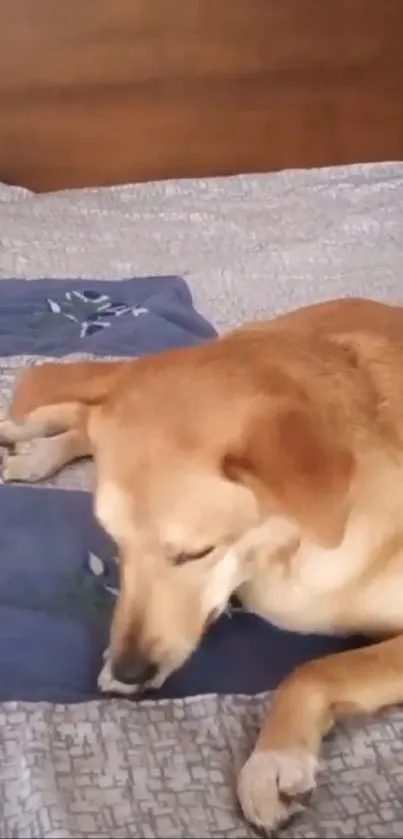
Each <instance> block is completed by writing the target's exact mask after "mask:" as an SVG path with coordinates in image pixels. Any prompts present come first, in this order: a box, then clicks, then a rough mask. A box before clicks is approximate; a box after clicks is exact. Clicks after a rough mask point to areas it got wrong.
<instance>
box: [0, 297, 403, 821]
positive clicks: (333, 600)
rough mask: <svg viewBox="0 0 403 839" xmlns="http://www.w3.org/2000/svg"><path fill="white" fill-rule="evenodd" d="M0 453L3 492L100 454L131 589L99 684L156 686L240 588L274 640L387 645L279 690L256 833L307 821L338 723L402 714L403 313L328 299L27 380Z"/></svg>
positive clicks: (29, 372) (329, 663) (335, 661)
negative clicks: (312, 635) (380, 712)
mask: <svg viewBox="0 0 403 839" xmlns="http://www.w3.org/2000/svg"><path fill="white" fill-rule="evenodd" d="M26 441H31V446H30V449H29V450H28V452H24V451H21V450H20V444H21V443H24V442H26ZM0 444H1V445H3V446H5V447H9V449H10V451H9V454H8V457H6V459H5V463H4V475H3V477H4V480H24V481H37V480H42V479H44V478H46V477H48V476H49V475H51V474H53V473H54V472H56V471H57V470H59V469H61V468H62V467H63V466H64V465H65V464H67V463H69V462H70V461H72V460H74V459H77V458H80V457H87V456H91V457H92V458H93V459H94V481H95V486H94V509H95V514H96V516H97V518H98V520H99V522H100V524H101V525H102V526H103V527H104V529H105V530H106V531H107V532H108V534H109V535H110V536H111V537H112V538H113V539H114V540H115V542H116V544H117V546H118V549H119V561H120V580H121V585H120V593H119V596H118V598H117V603H116V608H115V612H114V617H113V622H112V627H111V634H110V647H109V653H108V660H107V662H106V665H105V667H106V670H105V668H104V671H103V676H102V675H101V677H100V684H101V687H102V686H106V685H107V683H108V680H109V682H110V679H115V680H117V682H119V683H122V684H123V685H126V686H127V688H128V691H131V690H134V689H135V688H136V686H140V685H144V684H147V685H148V686H158V685H160V684H161V683H162V682H163V681H164V680H165V679H166V677H167V676H168V675H169V674H170V673H171V672H173V671H174V670H176V669H177V668H179V667H180V666H181V665H182V664H183V663H184V662H185V661H186V660H187V659H188V658H189V656H190V655H191V654H192V652H193V651H194V650H195V648H196V647H197V645H198V643H199V641H200V639H201V637H202V635H203V633H204V632H205V631H206V629H207V628H208V626H209V625H210V623H211V622H212V621H214V620H215V619H216V618H217V616H218V615H219V614H220V613H221V612H222V611H223V610H224V609H225V608H226V606H227V604H228V601H229V598H230V597H231V596H232V595H233V594H234V593H236V595H237V597H238V599H239V600H240V601H241V602H242V603H243V604H244V606H245V608H247V609H248V610H251V611H253V612H256V613H257V614H259V615H260V616H262V617H264V618H266V619H268V620H269V621H271V622H272V623H274V624H276V625H278V626H280V627H285V628H287V629H290V630H294V631H299V632H320V633H322V632H325V633H331V632H334V633H363V634H366V635H368V636H373V639H374V641H375V640H376V643H373V644H372V645H369V646H368V647H364V648H361V649H357V650H352V651H348V652H343V653H340V654H337V655H330V656H327V657H324V658H321V659H318V660H314V661H311V662H308V663H305V664H303V665H302V666H299V667H298V668H297V669H296V670H295V671H294V672H292V673H291V674H290V675H289V676H288V677H287V678H286V679H285V680H284V681H283V682H282V683H281V684H280V686H279V687H278V689H277V691H276V692H275V693H274V698H273V700H272V702H271V705H270V709H269V712H268V716H267V720H266V722H265V724H264V725H263V727H262V730H261V732H260V735H259V737H258V740H257V743H256V746H255V748H254V750H253V752H252V754H251V755H250V756H249V758H248V760H247V762H246V764H245V765H244V766H243V768H242V769H241V772H240V775H239V779H238V786H237V790H238V796H239V801H240V804H241V807H242V810H243V813H244V815H245V818H246V819H247V820H248V821H249V822H251V823H252V824H253V825H255V826H257V827H258V828H261V829H264V830H265V831H266V832H268V833H270V832H272V831H275V830H276V829H277V828H278V827H279V826H280V825H282V824H283V823H284V822H285V821H286V820H287V819H288V818H289V816H290V815H291V814H292V813H294V812H295V811H296V810H297V809H298V808H299V807H300V804H299V797H300V795H301V794H303V793H307V792H308V791H310V790H311V789H312V788H313V787H314V785H315V775H316V772H317V766H318V756H319V752H320V746H321V742H322V738H323V736H324V735H325V734H326V733H327V731H328V730H329V729H330V728H331V726H332V725H333V723H334V721H335V720H336V719H337V718H338V717H340V716H341V715H344V714H352V713H362V712H375V711H376V710H377V709H379V708H381V707H384V706H387V705H391V704H394V703H397V702H399V701H402V700H403V307H400V306H391V305H387V304H385V303H381V302H377V301H374V300H365V299H358V298H357V299H355V298H349V299H340V300H331V301H325V302H320V303H317V304H314V305H310V306H306V307H304V308H301V309H298V310H295V311H292V312H288V313H287V312H286V313H282V314H280V315H278V316H277V317H273V318H272V319H270V320H268V321H265V322H261V323H257V324H251V325H245V326H242V327H239V328H238V329H234V330H231V331H230V332H228V333H226V334H224V335H222V336H220V337H218V338H216V339H212V340H211V341H208V342H205V343H202V344H200V345H198V346H193V347H191V348H185V349H175V350H169V351H166V352H164V353H160V354H158V355H153V356H148V357H145V358H140V359H137V360H124V361H120V362H78V363H72V364H68V363H66V364H65V363H61V364H58V363H46V364H43V365H40V366H35V367H31V368H29V369H26V370H25V371H23V373H22V375H21V376H20V378H19V380H18V382H17V385H16V388H15V392H14V396H13V399H12V404H11V406H10V410H9V413H8V415H7V416H6V417H5V418H4V419H3V420H2V422H1V423H0ZM106 673H107V676H106V675H105V674H106Z"/></svg>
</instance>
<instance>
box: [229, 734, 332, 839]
mask: <svg viewBox="0 0 403 839" xmlns="http://www.w3.org/2000/svg"><path fill="white" fill-rule="evenodd" d="M316 769H317V760H316V757H315V756H314V755H312V754H310V753H309V752H306V751H303V750H297V749H284V750H280V749H279V750H268V751H255V752H253V754H252V755H251V757H250V758H249V760H248V761H247V762H246V763H245V766H244V767H243V769H242V770H241V773H240V776H239V780H238V798H239V802H240V805H241V808H242V811H243V814H244V816H245V819H246V820H247V821H248V822H250V824H252V825H254V826H255V827H257V828H258V829H259V830H263V831H264V832H265V833H266V834H267V835H270V834H271V833H272V831H273V830H276V828H278V827H279V826H280V825H282V824H284V823H285V822H286V821H288V819H289V818H290V817H291V816H293V815H294V813H297V812H299V811H301V810H303V809H304V807H303V804H302V803H301V801H299V800H298V797H299V796H302V795H305V794H306V793H308V792H310V791H311V790H312V789H313V788H314V787H315V775H316Z"/></svg>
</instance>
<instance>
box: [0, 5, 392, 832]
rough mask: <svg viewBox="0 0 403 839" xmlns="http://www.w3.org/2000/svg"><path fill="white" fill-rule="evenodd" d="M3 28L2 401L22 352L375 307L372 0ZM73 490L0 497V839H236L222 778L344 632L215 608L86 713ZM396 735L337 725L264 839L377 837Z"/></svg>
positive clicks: (72, 472) (88, 566)
mask: <svg viewBox="0 0 403 839" xmlns="http://www.w3.org/2000/svg"><path fill="white" fill-rule="evenodd" d="M301 9H303V13H302V11H301ZM2 12H3V18H2V19H3V21H4V26H3V28H2V31H1V32H0V45H1V47H2V48H1V50H0V66H1V67H2V68H3V72H2V73H1V74H0V181H1V184H0V278H1V282H0V405H1V406H4V407H6V405H7V401H8V399H9V395H10V392H11V389H12V386H13V382H14V380H15V376H16V374H17V372H18V370H19V369H20V368H21V366H23V365H26V364H36V363H41V362H42V361H43V360H44V359H48V358H58V359H60V360H62V361H63V360H65V359H71V358H73V359H74V358H80V357H90V358H91V357H100V356H102V357H108V358H114V357H121V356H127V355H139V354H142V353H149V352H159V351H160V350H163V349H164V348H165V347H166V346H178V345H184V344H189V343H192V342H195V341H203V340H208V339H209V338H211V337H212V336H213V335H214V334H215V332H216V331H217V332H220V331H221V330H223V329H226V328H228V327H230V326H233V325H235V324H238V323H240V322H242V321H244V320H246V319H252V318H260V317H265V316H267V315H270V314H272V313H274V312H277V311H281V310H284V309H286V308H288V307H292V306H296V305H299V304H301V303H306V302H308V301H312V300H318V299H324V298H327V297H334V296H337V295H350V294H362V295H366V296H373V297H378V298H379V299H386V300H401V297H402V285H401V284H402V280H401V277H402V275H403V244H402V243H403V210H402V207H403V163H402V162H401V161H402V160H403V104H402V102H401V96H400V90H401V82H402V81H403V79H402V75H403V70H402V68H401V61H400V58H399V56H400V31H401V28H400V30H399V24H400V27H401V24H402V23H403V11H401V6H400V5H399V4H398V3H395V2H394V0H390V2H389V3H388V5H387V6H384V7H383V8H382V10H381V9H380V6H379V4H378V3H376V2H372V0H368V2H367V3H363V2H359V0H356V3H354V4H351V3H346V2H340V3H339V4H338V9H337V14H336V12H335V10H333V11H331V9H330V8H329V7H327V10H326V11H324V6H323V4H319V3H317V2H316V3H315V2H312V1H311V0H300V2H293V1H292V0H286V2H284V3H283V4H282V5H281V8H280V6H279V7H278V8H276V7H275V6H274V4H272V3H271V2H270V3H268V2H263V1H259V0H231V2H229V1H228V2H225V0H216V2H215V3H214V4H213V3H209V2H208V0H204V2H203V3H201V2H196V0H187V2H186V3H185V2H184V0H183V2H180V0H171V3H170V6H169V12H168V11H167V4H164V3H162V2H160V3H158V2H157V0H148V2H147V3H146V2H141V0H132V2H130V3H129V2H124V0H114V3H112V2H107V1H106V0H97V2H96V3H93V2H92V0H87V3H86V4H84V5H82V4H78V3H76V1H75V0H71V2H70V3H69V4H68V5H67V4H66V7H65V8H62V7H61V6H60V5H58V6H57V7H56V5H55V4H52V3H50V2H47V1H46V0H35V2H28V0H14V2H13V4H11V3H9V2H8V0H3V2H2ZM364 20H365V26H364V24H363V21H364ZM178 43H181V44H182V45H186V49H185V48H184V49H183V52H180V51H179V50H178V49H176V48H175V47H174V44H178ZM158 56H159V58H158V60H157V57H158ZM162 129H163V131H162ZM91 487H92V468H91V464H88V463H84V464H77V465H74V466H72V467H71V468H68V469H66V470H64V472H63V473H61V474H60V475H58V476H56V477H55V478H54V479H52V480H51V481H49V482H47V483H46V484H45V485H40V486H39V485H38V486H35V487H31V486H27V485H18V486H17V485H7V486H5V485H1V484H0V496H1V503H0V545H1V549H2V551H1V555H2V563H1V568H0V627H1V629H0V673H1V678H0V716H1V734H0V752H1V761H0V789H1V796H0V834H1V835H5V836H6V835H7V836H14V837H18V839H25V837H27V839H28V837H43V839H45V837H46V839H51V838H52V839H53V838H54V837H68V838H69V839H70V837H71V839H73V837H74V839H75V838H76V837H94V839H95V837H109V836H112V837H115V839H119V837H134V836H147V837H150V839H151V838H152V837H161V836H164V837H195V839H196V837H198V836H202V835H203V836H206V837H214V839H216V838H217V839H218V837H237V836H239V837H246V836H248V837H249V836H250V837H252V836H254V832H253V830H252V829H251V828H249V827H248V826H246V825H245V824H244V822H243V821H242V819H241V817H240V815H239V812H238V810H237V805H236V801H235V795H234V788H235V787H234V781H235V777H236V773H237V771H238V769H239V767H240V765H241V763H242V762H243V760H244V759H245V757H246V756H247V754H248V752H249V751H250V749H251V747H252V744H253V741H254V737H255V736H256V731H257V729H258V726H259V723H260V721H261V719H262V718H263V715H264V713H265V709H266V707H267V703H268V702H270V695H271V691H272V690H273V688H275V686H276V685H277V684H278V681H279V680H280V679H281V678H282V676H283V675H284V674H285V673H287V672H289V670H290V668H291V667H293V666H295V664H297V663H298V662H300V661H304V660H306V659H308V658H311V657H313V656H315V655H318V654H321V653H323V652H327V651H328V652H331V651H333V650H336V649H343V648H345V647H346V646H351V645H357V644H361V643H365V641H364V639H361V638H323V637H320V636H315V637H312V636H296V635H295V634H293V633H285V632H280V631H278V630H276V629H274V628H273V627H270V626H269V625H267V624H264V623H263V622H261V621H259V620H258V619H256V618H253V617H252V616H251V615H247V614H245V613H243V612H242V611H241V610H239V609H238V608H237V606H236V605H234V606H233V608H232V609H231V611H230V613H229V615H227V616H224V617H223V618H222V619H221V621H220V622H219V623H218V624H217V626H215V627H214V628H213V629H212V631H211V632H210V633H209V635H208V636H207V638H206V639H205V641H204V643H203V644H202V647H201V649H200V650H199V651H198V652H197V654H196V656H195V657H194V659H192V661H191V662H189V665H188V666H187V667H186V668H184V670H183V672H180V673H178V674H177V675H176V677H175V678H173V679H172V680H170V681H169V683H168V684H167V685H166V686H165V688H164V690H163V691H162V692H161V694H159V695H158V697H157V698H152V697H147V698H146V699H145V700H144V701H142V702H135V701H131V700H130V701H129V700H127V699H123V698H121V697H113V698H107V699H106V698H104V697H102V696H100V695H99V693H98V691H97V685H96V678H97V673H98V671H99V669H100V667H101V664H102V653H103V649H104V647H105V645H106V643H107V635H108V627H109V622H110V616H111V612H112V609H113V604H114V599H115V597H116V587H117V576H116V565H115V560H114V546H113V545H112V544H111V543H109V541H108V540H107V539H106V537H105V534H103V533H102V532H101V531H100V529H99V528H98V527H97V526H96V524H95V521H94V519H93V515H92V509H91ZM402 726H403V714H402V712H401V710H399V709H397V710H393V711H390V712H387V713H386V714H384V715H383V716H382V717H377V719H376V720H373V719H370V720H368V721H365V723H361V722H360V724H359V725H357V724H356V723H355V724H352V723H345V724H343V726H341V725H340V726H339V727H338V728H337V729H336V731H335V732H334V733H333V734H332V736H331V737H330V738H329V739H328V741H327V743H326V747H325V753H324V757H325V759H326V761H325V763H324V766H323V770H322V771H321V773H320V777H319V785H318V789H317V791H316V793H315V797H314V799H313V801H312V803H311V807H310V809H309V810H308V811H307V812H306V813H304V814H302V815H301V816H300V817H299V818H298V819H297V820H295V821H294V822H293V823H292V824H290V825H289V826H287V827H286V828H285V829H284V830H283V831H282V833H281V836H284V837H287V839H294V837H299V838H300V839H302V837H304V839H305V837H306V839H308V837H328V839H331V837H334V836H351V837H352V836H357V837H358V836H359V837H385V838H386V837H389V836H401V835H402V833H403V808H402V795H401V787H402V783H401V781H402V778H403V757H402V755H403V748H402Z"/></svg>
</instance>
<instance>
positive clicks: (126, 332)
mask: <svg viewBox="0 0 403 839" xmlns="http://www.w3.org/2000/svg"><path fill="white" fill-rule="evenodd" d="M76 293H77V294H78V298H77V300H76V299H75V298H74V299H73V298H72V297H71V296H70V297H68V296H67V297H66V295H73V297H74V294H76ZM80 295H81V296H80ZM49 301H50V302H49ZM93 303H94V305H93ZM94 306H95V310H94ZM214 334H215V333H214V329H213V328H212V327H211V326H210V325H209V324H208V323H206V321H205V320H204V319H203V318H202V317H201V316H200V315H198V314H197V313H196V312H195V311H194V309H193V307H192V300H191V296H190V293H189V290H188V288H187V286H186V284H185V283H184V281H183V280H181V279H180V278H177V277H175V278H145V279H135V280H130V281H124V282H120V283H103V282H93V281H91V282H88V281H86V282H81V283H80V282H77V281H71V282H69V283H67V282H66V281H65V280H64V281H63V282H60V281H50V280H39V281H35V282H29V283H24V282H22V281H20V280H19V281H18V282H17V281H14V282H13V281H7V282H2V283H1V284H0V356H1V355H21V354H25V353H26V354H42V355H52V356H62V355H63V354H65V353H70V352H77V351H78V352H82V351H85V352H91V353H96V354H99V355H103V354H113V355H139V354H142V353H145V352H157V351H158V350H161V349H164V348H167V347H171V346H182V345H186V344H191V343H194V342H195V341H200V340H204V339H207V338H209V337H212V336H213V335H214ZM114 554H115V549H114V545H113V544H112V543H111V542H110V540H109V539H108V538H107V537H106V535H105V534H104V533H103V532H102V531H101V529H100V528H99V527H98V525H97V524H96V522H95V520H94V517H93V515H92V498H91V495H90V494H89V493H85V492H72V491H65V490H57V489H48V488H43V487H38V486H36V487H28V486H19V485H15V486H10V485H7V486H0V557H1V561H0V674H1V676H0V700H10V699H19V700H32V701H36V700H46V701H52V702H75V701H80V700H84V699H89V698H92V697H94V696H96V695H97V689H96V678H97V674H98V672H99V670H100V667H101V664H102V652H103V650H104V648H105V646H106V645H107V640H108V633H109V626H110V618H111V614H112V610H113V605H114V600H115V592H114V586H115V585H116V565H115V563H114ZM94 556H95V557H97V560H96V568H97V572H96V573H94V564H93V560H92V557H94ZM361 642H362V640H361V639H357V638H354V639H345V638H344V639H343V638H329V637H321V636H299V635H295V634H293V633H286V632H281V631H280V630H277V629H274V628H272V627H271V626H269V625H268V624H267V623H265V622H263V621H261V620H259V619H258V618H257V617H254V616H252V615H247V614H244V613H242V612H240V611H235V612H234V613H233V615H232V616H231V617H226V616H224V617H222V618H221V620H220V621H218V623H217V624H216V625H215V626H214V627H213V628H212V629H211V631H210V632H209V633H208V634H207V636H206V637H205V639H204V640H203V642H202V644H201V647H200V649H199V650H198V651H197V652H196V653H195V655H194V656H193V658H192V659H191V661H189V663H188V664H187V665H186V666H185V667H184V668H182V670H181V671H180V672H178V673H176V674H175V675H173V676H172V677H171V679H170V680H169V681H168V682H167V683H166V685H165V686H164V688H163V690H162V691H161V692H160V695H162V696H186V695H190V694H197V693H209V692H218V693H234V692H235V693H236V692H241V693H255V692H256V691H260V690H266V689H269V688H273V687H275V686H276V685H277V684H278V681H279V679H281V678H282V677H283V676H284V675H285V674H286V673H287V672H289V670H290V669H291V668H292V667H294V666H295V665H296V664H298V663H300V662H302V661H304V660H307V659H309V658H312V657H313V656H316V655H320V654H324V653H328V652H333V651H337V650H341V649H345V648H347V647H349V646H357V644H359V643H361Z"/></svg>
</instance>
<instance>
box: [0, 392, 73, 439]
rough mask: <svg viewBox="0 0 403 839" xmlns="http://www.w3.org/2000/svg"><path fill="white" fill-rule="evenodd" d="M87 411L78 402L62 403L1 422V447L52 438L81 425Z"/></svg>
mask: <svg viewBox="0 0 403 839" xmlns="http://www.w3.org/2000/svg"><path fill="white" fill-rule="evenodd" d="M84 410H85V409H84V408H83V406H82V405H81V404H80V403H78V402H61V403H60V404H55V405H43V406H41V407H40V408H35V409H34V410H33V411H31V412H30V413H29V414H27V415H26V416H25V417H23V418H22V419H18V420H15V419H13V418H12V417H5V418H4V419H2V420H0V446H6V447H8V446H15V445H16V444H17V443H24V442H26V441H27V440H34V439H35V438H36V437H52V436H53V435H54V434H61V433H62V432H63V431H67V430H68V429H71V428H74V427H76V426H78V424H79V423H80V421H81V419H82V416H83V411H84Z"/></svg>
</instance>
